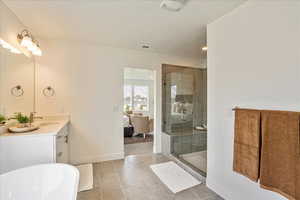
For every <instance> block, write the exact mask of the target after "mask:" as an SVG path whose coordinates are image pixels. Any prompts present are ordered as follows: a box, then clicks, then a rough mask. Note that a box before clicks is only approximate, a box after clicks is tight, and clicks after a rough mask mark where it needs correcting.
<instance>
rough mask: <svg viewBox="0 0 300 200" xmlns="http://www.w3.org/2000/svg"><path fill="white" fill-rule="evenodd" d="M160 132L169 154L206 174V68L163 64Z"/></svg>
mask: <svg viewBox="0 0 300 200" xmlns="http://www.w3.org/2000/svg"><path fill="white" fill-rule="evenodd" d="M162 71H163V76H162V77H163V116H162V117H163V127H162V128H163V131H164V132H165V133H167V134H168V135H170V136H171V153H172V154H173V155H174V156H176V157H177V158H179V159H180V160H182V161H183V162H185V163H187V164H189V165H191V166H192V167H194V168H196V169H197V170H199V171H200V172H201V173H202V174H203V175H205V174H206V149H207V137H206V135H207V134H206V133H207V129H206V119H207V117H206V107H207V101H206V96H207V95H206V91H207V90H206V85H207V84H206V69H197V68H188V67H180V66H173V65H163V70H162Z"/></svg>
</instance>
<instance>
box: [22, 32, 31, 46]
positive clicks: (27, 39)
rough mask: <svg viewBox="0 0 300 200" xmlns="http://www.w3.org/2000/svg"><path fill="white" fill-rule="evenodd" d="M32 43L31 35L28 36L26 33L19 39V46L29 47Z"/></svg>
mask: <svg viewBox="0 0 300 200" xmlns="http://www.w3.org/2000/svg"><path fill="white" fill-rule="evenodd" d="M32 44H33V43H32V39H31V37H29V36H27V35H26V36H24V37H23V39H22V41H21V46H23V47H27V48H29V47H30V46H32Z"/></svg>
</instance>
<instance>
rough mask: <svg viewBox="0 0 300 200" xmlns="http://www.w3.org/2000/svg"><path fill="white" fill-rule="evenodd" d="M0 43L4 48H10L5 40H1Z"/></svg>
mask: <svg viewBox="0 0 300 200" xmlns="http://www.w3.org/2000/svg"><path fill="white" fill-rule="evenodd" d="M1 45H2V47H3V48H4V49H11V46H10V44H8V43H7V42H5V41H4V40H1Z"/></svg>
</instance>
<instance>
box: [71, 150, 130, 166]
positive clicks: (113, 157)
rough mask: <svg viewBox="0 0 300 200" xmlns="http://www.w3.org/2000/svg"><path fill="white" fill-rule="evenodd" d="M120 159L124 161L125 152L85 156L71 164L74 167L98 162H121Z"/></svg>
mask: <svg viewBox="0 0 300 200" xmlns="http://www.w3.org/2000/svg"><path fill="white" fill-rule="evenodd" d="M120 159H124V152H121V153H111V154H103V155H99V156H83V157H79V158H77V159H74V160H72V161H71V163H72V164H74V165H78V164H86V163H97V162H104V161H110V160H120Z"/></svg>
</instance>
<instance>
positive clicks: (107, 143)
mask: <svg viewBox="0 0 300 200" xmlns="http://www.w3.org/2000/svg"><path fill="white" fill-rule="evenodd" d="M41 44H42V46H43V50H44V55H43V56H42V57H40V58H39V59H38V60H37V63H38V69H37V70H38V72H37V74H38V101H37V111H38V113H39V114H42V115H45V114H57V113H70V115H71V121H72V128H71V161H72V162H73V163H83V162H96V161H101V160H110V159H116V158H122V157H123V154H124V149H123V135H122V134H123V130H122V123H123V118H122V108H123V70H124V68H125V67H138V68H140V67H141V66H142V67H144V68H148V69H154V70H156V77H157V82H156V85H155V90H156V91H157V92H158V94H161V64H162V63H171V64H177V65H184V66H198V65H199V62H198V60H193V59H188V58H180V57H173V56H167V55H158V54H154V53H150V52H149V53H147V52H142V51H133V50H126V49H118V48H111V47H104V46H98V45H89V44H83V43H71V42H67V41H49V40H48V41H47V40H44V41H42V42H41ZM48 85H50V86H52V87H53V88H54V89H55V90H56V96H54V97H52V98H45V97H44V96H42V95H41V91H42V89H43V88H45V87H46V86H48ZM155 101H157V102H159V103H158V104H157V107H156V108H155V113H156V119H157V120H158V123H157V124H156V131H157V132H158V133H159V135H158V137H156V139H157V140H155V142H154V146H155V149H156V151H158V152H159V151H161V149H160V130H161V124H160V119H161V105H160V102H161V95H158V96H157V97H156V99H155Z"/></svg>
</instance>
